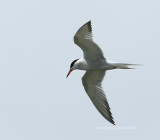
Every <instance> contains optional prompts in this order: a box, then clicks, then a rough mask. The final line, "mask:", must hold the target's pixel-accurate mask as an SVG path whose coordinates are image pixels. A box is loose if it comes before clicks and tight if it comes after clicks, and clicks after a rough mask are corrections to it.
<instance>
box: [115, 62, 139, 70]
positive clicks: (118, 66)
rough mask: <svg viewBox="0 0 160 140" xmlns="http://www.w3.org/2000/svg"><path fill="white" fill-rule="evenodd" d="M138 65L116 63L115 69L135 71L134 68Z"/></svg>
mask: <svg viewBox="0 0 160 140" xmlns="http://www.w3.org/2000/svg"><path fill="white" fill-rule="evenodd" d="M138 65H139V64H126V63H116V65H115V66H116V68H117V69H135V68H136V67H135V66H138Z"/></svg>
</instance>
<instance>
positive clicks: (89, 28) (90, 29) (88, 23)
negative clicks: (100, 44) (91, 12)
mask: <svg viewBox="0 0 160 140" xmlns="http://www.w3.org/2000/svg"><path fill="white" fill-rule="evenodd" d="M86 24H87V27H88V30H89V32H92V24H91V20H90V21H88V22H87V23H86Z"/></svg>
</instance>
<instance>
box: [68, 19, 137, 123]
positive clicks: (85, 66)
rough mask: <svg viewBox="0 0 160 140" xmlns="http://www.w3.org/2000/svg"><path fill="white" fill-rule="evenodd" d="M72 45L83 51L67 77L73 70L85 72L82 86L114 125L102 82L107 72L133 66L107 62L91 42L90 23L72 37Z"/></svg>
mask: <svg viewBox="0 0 160 140" xmlns="http://www.w3.org/2000/svg"><path fill="white" fill-rule="evenodd" d="M74 43H75V44H76V45H78V46H79V47H80V48H81V49H82V51H83V55H84V56H83V58H80V59H76V60H74V61H73V62H72V63H71V65H70V70H69V72H68V74H67V77H68V76H69V74H70V73H71V72H72V71H73V70H76V69H78V70H85V71H86V73H85V74H84V76H83V77H82V84H83V86H84V89H85V91H86V93H87V94H88V96H89V98H90V99H91V101H92V103H93V104H94V106H95V107H96V108H97V110H98V111H99V112H100V113H101V115H102V116H103V117H104V118H105V119H107V120H108V121H109V122H110V123H112V124H114V125H115V122H114V119H113V117H112V113H111V109H110V107H109V104H108V101H107V98H106V95H105V92H104V90H103V88H102V81H103V79H104V76H105V73H106V71H107V70H113V69H132V68H131V67H129V66H130V65H134V64H126V63H117V62H112V61H109V60H107V59H106V58H105V57H104V54H103V52H102V50H101V48H100V47H99V46H98V45H97V44H96V43H95V42H94V41H93V35H92V26H91V21H88V22H87V23H86V24H84V25H83V26H81V27H80V28H79V30H78V31H77V33H76V34H75V36H74Z"/></svg>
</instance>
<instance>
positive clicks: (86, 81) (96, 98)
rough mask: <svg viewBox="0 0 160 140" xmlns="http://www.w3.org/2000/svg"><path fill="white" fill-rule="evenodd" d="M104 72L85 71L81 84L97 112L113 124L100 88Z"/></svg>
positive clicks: (104, 96)
mask: <svg viewBox="0 0 160 140" xmlns="http://www.w3.org/2000/svg"><path fill="white" fill-rule="evenodd" d="M105 72H106V71H87V72H86V73H85V75H84V76H83V77H82V83H83V86H84V89H85V91H86V92H87V94H88V96H89V97H90V99H91V101H92V103H93V104H94V105H95V107H96V108H97V110H98V111H99V112H100V113H101V114H102V116H103V117H104V118H106V119H107V120H108V121H109V122H110V123H112V124H115V123H114V120H113V117H112V113H111V111H110V107H109V104H108V102H107V99H106V95H105V93H104V91H103V88H102V81H103V78H104V76H105Z"/></svg>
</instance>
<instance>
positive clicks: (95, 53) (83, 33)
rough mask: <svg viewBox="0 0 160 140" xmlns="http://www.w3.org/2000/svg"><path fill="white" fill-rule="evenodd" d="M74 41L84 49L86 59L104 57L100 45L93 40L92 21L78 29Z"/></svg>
mask: <svg viewBox="0 0 160 140" xmlns="http://www.w3.org/2000/svg"><path fill="white" fill-rule="evenodd" d="M74 43H75V44H77V45H78V46H79V47H80V48H81V49H82V51H83V53H84V57H85V58H86V59H98V58H104V56H103V52H102V50H101V49H100V47H99V46H98V45H97V44H96V43H94V42H93V35H92V26H91V21H89V22H87V23H86V24H84V25H83V26H82V27H81V28H80V29H79V30H78V31H77V33H76V34H75V36H74Z"/></svg>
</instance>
